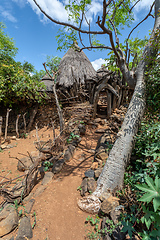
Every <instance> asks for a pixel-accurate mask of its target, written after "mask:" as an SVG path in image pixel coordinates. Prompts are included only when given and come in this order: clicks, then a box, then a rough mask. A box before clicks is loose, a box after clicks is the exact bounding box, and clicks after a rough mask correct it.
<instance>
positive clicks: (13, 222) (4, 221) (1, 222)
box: [0, 204, 18, 237]
mask: <svg viewBox="0 0 160 240" xmlns="http://www.w3.org/2000/svg"><path fill="white" fill-rule="evenodd" d="M17 225H18V213H17V211H16V210H15V207H14V205H12V204H9V205H6V206H5V207H4V208H3V209H2V210H1V212H0V237H2V236H4V235H6V234H7V233H9V232H11V231H12V230H13V229H14V228H15V227H16V226H17Z"/></svg>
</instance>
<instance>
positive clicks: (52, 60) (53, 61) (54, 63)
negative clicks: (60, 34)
mask: <svg viewBox="0 0 160 240" xmlns="http://www.w3.org/2000/svg"><path fill="white" fill-rule="evenodd" d="M60 61H61V58H60V57H58V56H55V57H54V56H47V62H46V65H47V66H48V67H49V69H50V73H51V74H52V73H53V72H57V71H58V67H59V64H60Z"/></svg>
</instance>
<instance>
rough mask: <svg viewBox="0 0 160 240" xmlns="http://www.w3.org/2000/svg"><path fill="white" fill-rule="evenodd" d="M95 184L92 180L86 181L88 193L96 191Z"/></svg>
mask: <svg viewBox="0 0 160 240" xmlns="http://www.w3.org/2000/svg"><path fill="white" fill-rule="evenodd" d="M96 187H97V183H96V181H95V180H94V178H88V179H87V189H88V192H89V193H93V192H94V191H95V190H96Z"/></svg>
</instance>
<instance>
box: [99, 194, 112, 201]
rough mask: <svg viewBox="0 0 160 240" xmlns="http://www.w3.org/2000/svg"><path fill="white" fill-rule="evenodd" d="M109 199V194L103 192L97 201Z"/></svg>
mask: <svg viewBox="0 0 160 240" xmlns="http://www.w3.org/2000/svg"><path fill="white" fill-rule="evenodd" d="M110 197H112V194H111V193H109V192H104V193H102V194H101V196H100V198H99V199H100V200H101V201H102V202H103V201H104V200H106V199H108V198H110Z"/></svg>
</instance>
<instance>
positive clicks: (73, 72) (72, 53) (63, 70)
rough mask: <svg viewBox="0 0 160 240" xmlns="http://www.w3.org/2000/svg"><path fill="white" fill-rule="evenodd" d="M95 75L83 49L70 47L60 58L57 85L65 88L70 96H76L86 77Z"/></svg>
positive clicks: (89, 77) (90, 77)
mask: <svg viewBox="0 0 160 240" xmlns="http://www.w3.org/2000/svg"><path fill="white" fill-rule="evenodd" d="M95 75H96V71H95V69H94V68H93V66H92V64H91V62H90V61H89V59H88V58H87V56H86V55H85V53H84V52H83V51H78V49H77V50H76V49H75V48H70V49H69V50H68V51H67V53H66V54H65V55H64V56H63V58H62V59H61V62H60V65H59V74H58V77H57V85H58V88H59V87H60V88H61V90H62V89H65V91H66V90H68V92H69V93H70V94H71V95H72V96H76V95H77V92H78V91H79V90H80V88H81V86H82V85H85V80H86V79H92V78H93V77H94V76H95Z"/></svg>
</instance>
